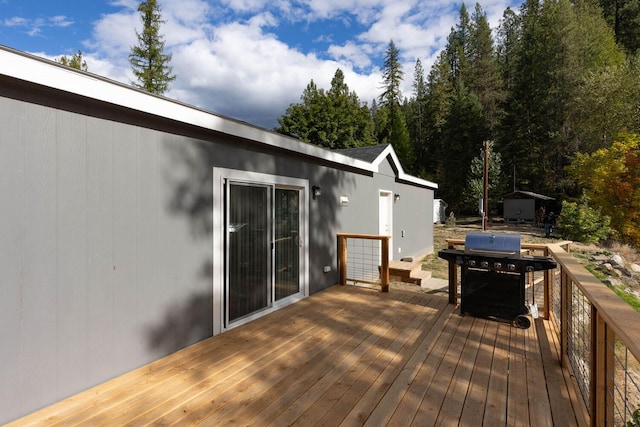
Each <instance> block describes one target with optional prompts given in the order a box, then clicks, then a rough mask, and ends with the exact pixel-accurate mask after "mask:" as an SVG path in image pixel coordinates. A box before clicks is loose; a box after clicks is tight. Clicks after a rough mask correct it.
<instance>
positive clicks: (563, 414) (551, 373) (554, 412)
mask: <svg viewBox="0 0 640 427" xmlns="http://www.w3.org/2000/svg"><path fill="white" fill-rule="evenodd" d="M534 323H535V326H536V328H537V331H536V332H537V334H538V342H539V343H540V354H541V356H542V364H543V368H544V373H545V384H546V386H547V391H548V393H549V403H550V405H551V416H552V418H553V422H554V424H557V425H563V426H575V425H577V420H576V416H575V413H574V412H573V408H572V406H571V396H570V394H569V390H568V389H567V386H566V384H565V381H564V376H563V374H562V368H561V366H560V364H559V363H558V359H556V358H555V357H553V356H552V355H553V351H554V350H553V347H554V345H555V344H554V342H553V338H551V337H549V336H548V335H547V330H546V328H545V325H544V324H543V323H542V322H539V321H536V322H534Z"/></svg>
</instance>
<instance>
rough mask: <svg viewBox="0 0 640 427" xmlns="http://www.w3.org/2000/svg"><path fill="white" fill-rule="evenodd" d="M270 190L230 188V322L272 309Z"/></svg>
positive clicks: (228, 286)
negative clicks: (269, 307)
mask: <svg viewBox="0 0 640 427" xmlns="http://www.w3.org/2000/svg"><path fill="white" fill-rule="evenodd" d="M270 194H271V188H270V187H268V186H253V185H243V184H234V183H231V184H229V186H228V197H229V198H228V200H229V204H228V216H227V218H228V221H227V243H228V246H227V247H228V264H227V265H228V267H227V268H228V270H227V271H228V282H227V289H226V292H227V294H226V297H227V310H228V311H227V314H228V321H230V322H231V321H234V320H236V319H239V318H242V317H243V316H246V315H248V314H251V313H254V312H256V311H258V310H261V309H264V308H266V307H268V306H269V305H270V301H271V298H270V290H271V286H270V285H271V268H270V267H271V262H270V261H271V260H270V253H271V231H270V225H271V221H270V212H271V209H270V203H269V199H270V197H269V196H270Z"/></svg>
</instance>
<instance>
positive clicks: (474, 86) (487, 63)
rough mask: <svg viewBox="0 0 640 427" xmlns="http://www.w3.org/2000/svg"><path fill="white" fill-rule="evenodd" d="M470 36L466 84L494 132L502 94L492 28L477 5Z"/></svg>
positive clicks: (502, 97)
mask: <svg viewBox="0 0 640 427" xmlns="http://www.w3.org/2000/svg"><path fill="white" fill-rule="evenodd" d="M469 33H470V35H469V39H470V41H469V52H468V54H469V59H468V62H469V71H468V78H467V79H466V81H465V83H466V84H467V85H468V86H469V88H470V89H471V91H472V92H473V93H475V94H476V96H477V97H478V100H479V101H480V105H482V109H483V111H484V115H485V117H486V119H487V122H488V126H489V128H490V129H491V130H493V129H494V128H495V127H496V125H497V123H498V120H499V105H500V103H501V101H502V100H503V99H504V93H503V91H502V82H501V79H500V73H499V69H498V62H497V60H496V55H495V50H494V48H493V39H492V38H491V27H490V26H489V21H488V20H487V15H486V14H485V13H484V12H483V11H482V8H481V7H480V5H479V4H478V3H476V8H475V10H474V12H473V14H472V16H471V25H470V31H469Z"/></svg>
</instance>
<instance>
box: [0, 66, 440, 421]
mask: <svg viewBox="0 0 640 427" xmlns="http://www.w3.org/2000/svg"><path fill="white" fill-rule="evenodd" d="M213 167H224V168H233V169H244V170H252V171H257V172H262V173H268V174H274V175H283V176H291V177H298V178H305V179H309V183H310V185H320V186H321V187H322V190H323V195H322V196H321V197H320V198H319V199H318V200H315V201H314V200H311V201H310V206H309V229H310V248H309V251H310V257H309V258H310V271H309V273H310V292H311V293H315V292H318V291H320V290H322V289H325V288H327V287H329V286H332V285H334V284H335V283H337V280H338V278H337V265H336V263H337V262H336V259H337V253H336V236H335V234H336V233H337V232H353V233H371V234H377V231H378V218H377V215H378V191H379V189H385V190H390V191H393V192H395V193H399V194H401V199H400V201H399V202H398V203H396V204H395V205H394V235H395V236H400V235H401V230H405V237H404V238H400V237H394V249H393V253H394V258H400V257H402V256H409V255H417V254H425V253H427V252H430V251H432V250H433V224H432V223H433V221H432V215H433V209H432V203H433V191H432V190H431V189H427V188H421V187H417V186H415V185H412V184H406V183H401V182H398V181H397V180H396V178H395V172H394V170H393V168H392V165H391V163H389V162H388V161H387V162H385V164H383V165H381V168H380V170H381V172H380V173H376V174H371V173H364V172H362V171H359V170H352V169H349V168H342V169H340V168H339V165H336V164H328V163H326V162H324V163H323V162H322V161H321V160H319V159H315V158H309V157H305V156H304V155H301V154H295V153H291V152H289V151H285V150H281V151H279V150H274V149H272V148H270V149H267V148H265V147H264V146H261V145H259V144H255V143H253V142H251V141H247V140H240V139H237V138H230V137H228V136H226V135H224V134H222V133H218V132H214V131H211V130H205V129H201V128H195V127H193V126H187V125H184V124H181V123H177V122H172V121H170V120H165V119H157V118H155V117H151V116H147V115H145V114H142V113H140V112H134V111H128V110H126V109H123V108H119V107H114V106H110V105H107V104H103V103H100V102H98V101H92V100H88V99H85V98H80V97H74V96H72V95H70V94H63V93H60V92H54V91H52V90H48V89H44V88H41V87H37V86H35V85H29V84H26V83H23V82H18V81H13V80H11V79H8V78H2V79H0V200H1V203H2V220H1V221H0V284H1V290H2V298H1V299H0V325H1V326H0V342H2V346H1V347H0V365H1V366H3V369H2V370H0V372H1V373H0V423H3V422H6V421H9V420H12V419H14V418H16V417H19V416H21V415H24V414H26V413H29V412H31V411H33V410H36V409H38V408H40V407H42V406H46V405H48V404H51V403H53V402H55V401H57V400H60V399H62V398H64V397H67V396H69V395H72V394H74V393H76V392H78V391H81V390H83V389H86V388H88V387H90V386H92V385H95V384H98V383H100V382H102V381H105V380H107V379H109V378H112V377H114V376H117V375H119V374H122V373H124V372H127V371H129V370H131V369H134V368H136V367H138V366H141V365H143V364H146V363H148V362H151V361H153V360H155V359H157V358H159V357H161V356H164V355H166V354H169V353H171V352H173V351H175V350H177V349H179V348H182V347H185V346H187V345H190V344H192V343H195V342H197V341H200V340H202V339H204V338H207V337H209V336H211V334H212V317H213V312H212V311H213V309H212V301H211V298H212V271H211V270H212V257H213V253H212V252H213V249H212V209H213V200H212V198H213V195H212V194H213V192H212V171H213ZM341 195H346V196H348V197H349V200H350V203H349V206H347V207H341V206H340V204H339V197H340V196H341ZM398 248H401V251H402V252H401V253H398ZM324 265H330V266H332V270H331V272H329V273H324V272H323V271H322V267H323V266H324Z"/></svg>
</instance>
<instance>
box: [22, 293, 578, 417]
mask: <svg viewBox="0 0 640 427" xmlns="http://www.w3.org/2000/svg"><path fill="white" fill-rule="evenodd" d="M548 323H549V322H544V321H543V320H542V319H539V320H537V321H536V322H534V327H532V328H530V329H528V330H520V329H515V328H512V327H511V326H510V325H508V324H504V323H499V322H495V321H490V320H485V319H479V318H474V317H461V316H460V315H459V314H458V313H457V312H456V311H455V307H454V306H453V305H451V304H448V300H447V298H446V297H441V296H438V295H427V294H424V293H411V292H400V291H395V290H393V289H392V290H391V292H390V293H380V292H379V291H373V290H369V289H362V288H356V287H353V286H346V287H343V286H334V287H332V288H330V289H329V290H326V291H323V292H320V293H318V294H315V295H313V296H311V297H309V298H307V299H305V300H303V301H301V302H299V303H296V304H294V305H292V306H289V307H286V308H284V309H282V310H279V311H277V312H274V313H272V314H270V315H268V316H265V317H263V318H261V319H258V320H256V321H254V322H250V323H248V324H246V325H243V326H241V327H238V328H235V329H233V330H230V331H228V332H226V333H224V334H222V335H219V336H216V337H212V338H210V339H207V340H204V341H202V342H200V343H197V344H195V345H193V346H191V347H188V348H185V349H183V350H181V351H178V352H176V353H174V354H172V355H170V356H167V357H166V358H163V359H160V360H158V361H156V362H154V363H152V364H149V365H146V366H144V367H142V368H140V369H137V370H135V371H132V372H130V373H128V374H126V375H123V376H121V377H118V378H116V379H114V380H112V381H108V382H106V383H104V384H102V385H100V386H98V387H95V388H93V389H90V390H87V391H86V392H83V393H80V394H78V395H76V396H73V397H71V398H69V399H66V400H64V401H61V402H59V403H58V404H56V405H53V406H51V407H50V408H45V409H43V410H42V411H38V412H36V413H34V414H31V415H30V416H27V417H24V418H22V419H20V420H17V421H16V422H14V423H12V424H10V426H18V425H20V426H23V425H36V426H40V425H42V426H45V425H46V426H49V425H65V426H66V425H142V424H171V425H176V424H178V425H196V424H203V425H256V426H258V425H259V426H262V425H274V426H280V425H331V426H335V425H357V426H361V425H370V426H378V425H387V426H407V425H411V424H412V423H413V425H416V426H418V425H419V426H424V425H479V424H483V425H491V426H495V425H507V424H509V425H528V424H530V425H536V426H539V425H542V426H544V425H556V424H557V425H583V424H584V423H582V422H578V421H576V420H579V419H582V420H583V419H585V418H584V415H581V417H582V418H579V417H578V418H577V417H576V414H575V413H574V412H573V411H574V410H576V409H575V408H578V406H575V402H574V405H573V406H572V400H571V399H572V395H571V393H572V392H571V391H569V390H568V387H567V385H568V384H569V383H570V378H568V377H566V376H564V374H563V372H562V370H561V368H560V365H559V363H558V360H557V358H556V357H555V355H554V347H555V346H557V343H556V342H555V341H554V339H555V338H554V336H553V334H554V333H553V331H552V330H551V329H549V330H547V329H546V328H547V327H549V326H548ZM549 328H550V327H549ZM547 334H549V335H550V336H547ZM539 335H544V336H541V337H540V336H539ZM538 339H540V344H539V343H538ZM527 402H528V405H527ZM572 419H573V422H572V421H571V420H572Z"/></svg>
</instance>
